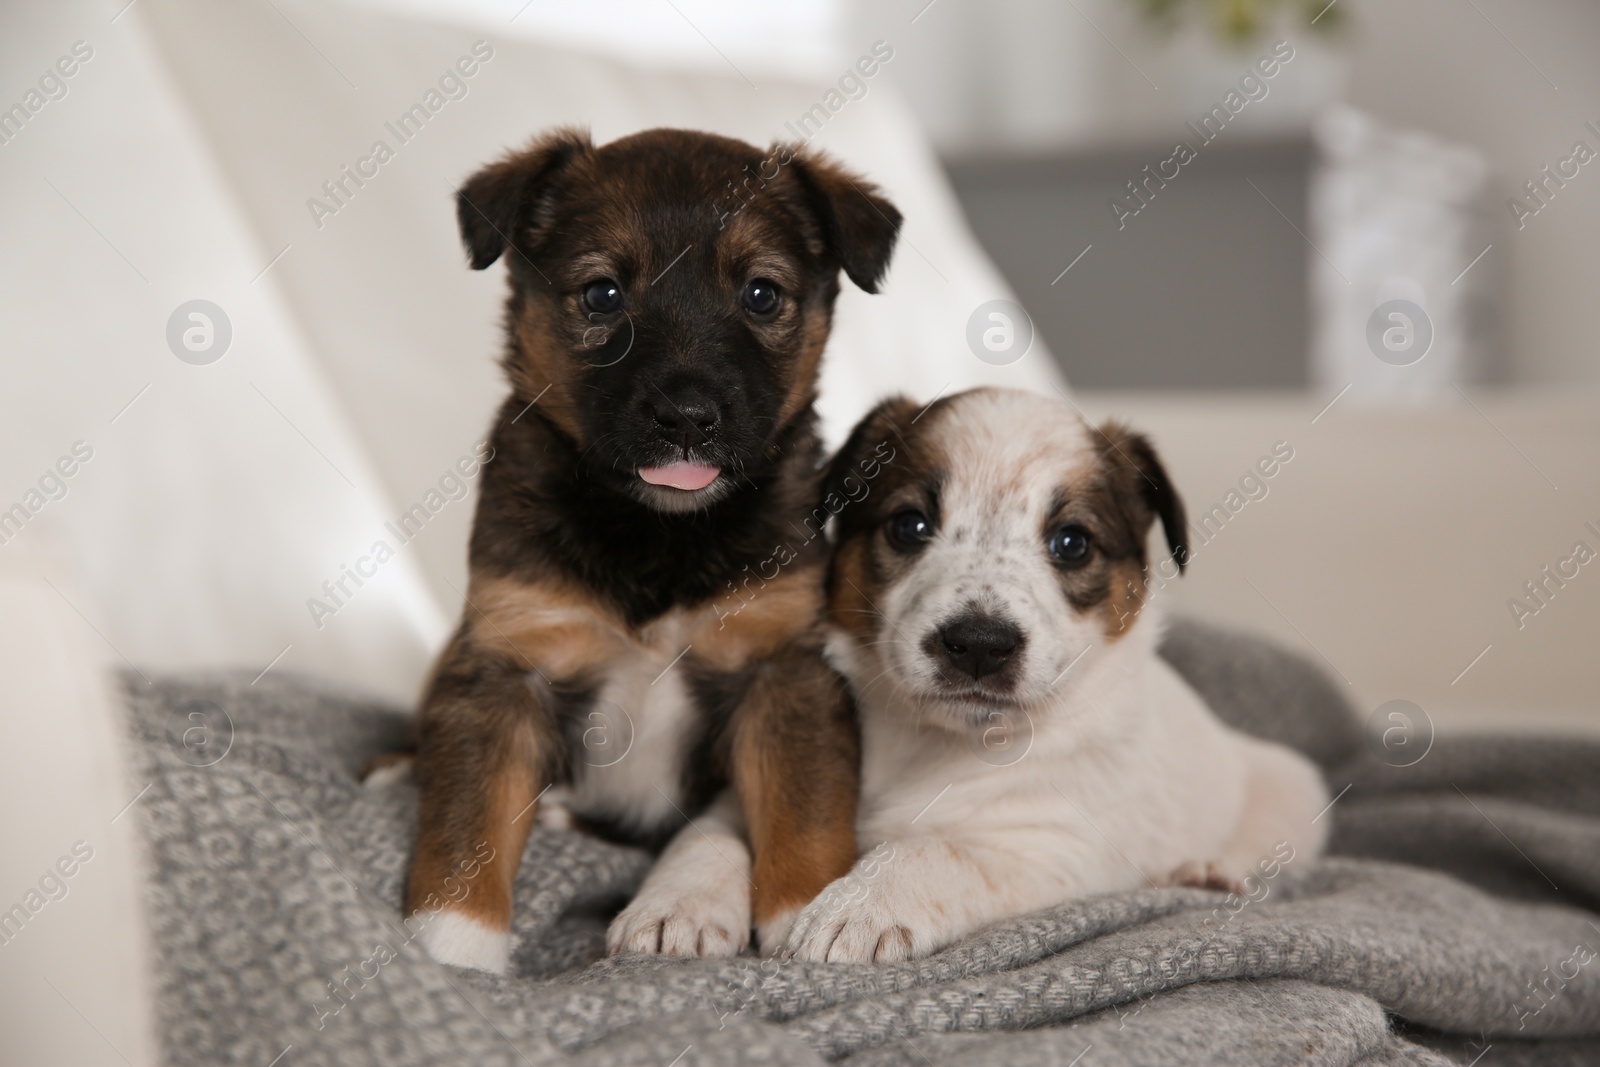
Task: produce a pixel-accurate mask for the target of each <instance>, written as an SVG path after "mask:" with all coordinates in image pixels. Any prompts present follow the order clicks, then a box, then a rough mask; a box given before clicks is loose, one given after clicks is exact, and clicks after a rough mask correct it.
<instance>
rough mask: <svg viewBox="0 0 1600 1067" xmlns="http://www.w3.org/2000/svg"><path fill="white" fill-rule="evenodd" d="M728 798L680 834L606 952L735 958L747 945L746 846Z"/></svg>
mask: <svg viewBox="0 0 1600 1067" xmlns="http://www.w3.org/2000/svg"><path fill="white" fill-rule="evenodd" d="M742 827H743V819H742V816H741V814H740V811H739V804H738V801H737V799H736V798H735V797H734V795H733V793H732V792H731V791H730V792H725V793H723V794H722V796H720V797H718V798H717V800H716V802H715V803H713V804H712V805H711V807H709V808H707V809H706V810H705V812H704V813H702V814H701V815H699V816H698V817H696V818H695V819H694V820H692V821H691V822H690V823H689V825H688V826H685V827H684V828H683V829H682V830H680V831H678V835H677V836H676V837H674V838H673V839H672V843H671V844H670V845H668V846H667V848H666V851H664V852H662V853H661V858H660V859H659V860H657V861H656V865H655V866H654V867H653V868H651V870H650V874H649V875H648V876H647V877H646V878H645V880H644V885H642V886H640V887H639V893H638V895H637V896H635V897H634V898H633V902H632V903H630V904H629V905H628V906H627V907H626V908H624V909H622V912H621V913H620V914H619V915H618V916H617V917H616V918H615V919H613V920H612V921H611V927H610V929H608V930H607V931H606V948H607V949H608V950H609V951H610V952H611V953H612V954H613V955H615V954H616V953H618V952H642V953H645V954H646V955H661V956H736V955H738V954H739V951H740V950H741V949H743V948H744V946H745V945H746V944H748V943H749V941H750V849H749V847H748V846H747V845H746V844H745V842H744V833H743V828H742Z"/></svg>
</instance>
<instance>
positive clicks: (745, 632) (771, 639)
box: [691, 564, 822, 672]
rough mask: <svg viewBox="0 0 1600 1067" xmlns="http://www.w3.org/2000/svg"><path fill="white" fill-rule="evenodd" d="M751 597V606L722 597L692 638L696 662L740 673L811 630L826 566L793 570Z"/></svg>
mask: <svg viewBox="0 0 1600 1067" xmlns="http://www.w3.org/2000/svg"><path fill="white" fill-rule="evenodd" d="M752 592H753V597H752V599H751V600H750V601H749V602H748V603H746V602H744V601H743V600H739V599H737V598H730V597H724V598H723V600H722V601H720V602H718V603H716V604H714V605H713V606H712V610H711V612H709V617H708V618H707V619H706V621H705V622H704V624H703V625H702V626H701V628H700V629H699V630H698V631H696V632H695V634H694V636H693V637H692V639H691V643H692V644H693V645H694V655H695V659H696V660H697V661H698V662H700V663H703V664H706V665H707V666H709V667H711V668H713V669H715V670H718V671H729V672H731V671H736V670H739V669H741V668H743V667H744V666H745V665H746V664H748V663H750V662H752V661H754V660H760V659H765V658H766V657H768V656H770V655H772V654H773V653H774V652H776V651H777V650H778V649H779V648H781V647H783V645H785V644H787V643H788V642H790V641H792V640H794V639H795V638H797V637H799V636H801V635H803V634H805V633H806V632H807V631H809V630H810V629H811V628H812V626H813V625H815V620H816V619H817V617H818V616H819V615H820V614H821V612H822V567H821V565H820V564H813V565H810V566H806V567H800V568H797V569H795V570H791V571H789V572H787V573H784V574H780V575H778V577H776V578H774V579H773V580H772V581H769V582H767V583H766V584H765V585H762V586H757V587H756V588H754V589H753V590H752Z"/></svg>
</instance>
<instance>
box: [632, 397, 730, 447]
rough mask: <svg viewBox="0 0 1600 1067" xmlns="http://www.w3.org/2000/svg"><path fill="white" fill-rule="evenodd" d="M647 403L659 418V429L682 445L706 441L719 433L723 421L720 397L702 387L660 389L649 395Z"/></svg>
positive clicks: (686, 445) (653, 415)
mask: <svg viewBox="0 0 1600 1067" xmlns="http://www.w3.org/2000/svg"><path fill="white" fill-rule="evenodd" d="M645 406H646V408H647V409H648V410H649V412H650V415H651V417H652V418H653V419H655V423H656V431H657V432H658V433H660V434H661V436H662V437H664V438H666V439H667V440H668V441H670V442H672V443H673V444H675V445H677V446H679V447H680V448H693V447H694V446H695V445H703V444H705V443H706V442H707V441H710V440H711V439H712V438H713V437H715V436H716V435H717V428H718V426H719V425H721V423H722V415H721V413H720V412H718V410H717V404H716V401H714V400H712V399H711V398H710V397H709V396H707V395H706V394H705V393H702V392H701V391H700V390H698V389H680V390H675V391H674V392H672V393H666V392H662V391H661V390H659V389H658V390H656V392H655V393H654V395H652V396H648V397H646V398H645Z"/></svg>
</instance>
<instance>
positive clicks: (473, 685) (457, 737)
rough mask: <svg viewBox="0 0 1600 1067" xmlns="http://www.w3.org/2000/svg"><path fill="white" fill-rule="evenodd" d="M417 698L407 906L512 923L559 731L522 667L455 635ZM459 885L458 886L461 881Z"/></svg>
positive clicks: (495, 924)
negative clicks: (413, 845) (416, 804)
mask: <svg viewBox="0 0 1600 1067" xmlns="http://www.w3.org/2000/svg"><path fill="white" fill-rule="evenodd" d="M429 690H430V691H429V693H428V694H427V697H426V698H425V700H424V705H423V712H422V716H421V721H420V723H419V727H420V744H419V747H418V753H417V763H416V776H417V786H418V790H419V793H420V799H421V811H420V813H419V815H420V818H419V824H420V827H419V832H418V837H417V852H416V856H415V858H414V859H413V861H412V865H411V875H410V878H409V880H408V881H407V888H406V911H407V913H408V914H414V913H416V912H419V911H426V912H432V911H435V910H437V909H439V908H444V909H446V910H450V911H454V912H457V913H459V914H462V915H466V916H469V917H470V918H472V919H474V920H476V921H477V922H479V923H481V924H483V925H485V926H487V927H489V928H490V929H493V930H506V929H509V927H510V923H511V886H512V881H513V879H514V878H515V876H516V872H517V865H518V864H519V863H520V862H521V858H522V848H523V845H524V844H526V842H527V838H528V832H529V830H530V829H531V828H532V826H533V816H534V812H533V809H532V807H530V805H532V804H533V802H534V798H535V797H537V796H538V795H539V790H540V789H541V788H542V787H543V783H544V782H545V781H548V780H549V772H550V764H551V762H552V756H553V755H554V752H555V750H554V748H553V746H554V745H555V744H556V743H557V741H558V738H557V737H556V735H555V732H554V730H553V728H551V726H550V723H549V719H548V717H547V716H546V715H544V714H543V709H541V708H540V707H539V705H538V701H537V699H536V698H535V696H534V693H533V690H531V689H530V688H529V687H528V685H527V683H526V680H525V678H524V675H523V672H522V670H519V669H518V668H517V667H515V666H514V665H511V664H509V663H508V662H507V661H506V660H505V659H504V658H503V657H497V656H494V655H493V654H492V653H489V652H485V651H484V650H482V649H479V648H477V647H475V646H474V645H473V643H472V640H471V637H470V635H469V634H467V633H466V632H464V631H463V632H461V633H458V634H457V635H456V638H455V639H454V640H453V641H452V642H451V644H450V646H449V648H447V649H446V652H445V655H444V657H443V658H442V659H441V662H440V669H439V671H438V672H437V673H436V675H435V677H434V679H433V681H432V683H431V684H430V686H429ZM463 886H464V887H465V889H463V888H462V887H463Z"/></svg>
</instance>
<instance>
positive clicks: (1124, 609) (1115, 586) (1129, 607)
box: [1102, 560, 1145, 641]
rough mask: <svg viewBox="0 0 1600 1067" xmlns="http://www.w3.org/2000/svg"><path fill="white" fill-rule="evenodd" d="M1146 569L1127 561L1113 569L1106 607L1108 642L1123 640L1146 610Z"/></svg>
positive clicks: (1117, 564) (1105, 617) (1104, 608)
mask: <svg viewBox="0 0 1600 1067" xmlns="http://www.w3.org/2000/svg"><path fill="white" fill-rule="evenodd" d="M1144 593H1145V567H1144V564H1143V563H1142V562H1140V563H1137V564H1135V563H1134V562H1132V561H1130V560H1123V561H1120V562H1118V563H1115V564H1113V565H1112V567H1111V586H1110V589H1109V590H1108V592H1107V594H1106V599H1105V601H1104V605H1103V608H1102V610H1103V612H1104V619H1105V635H1106V640H1107V641H1115V640H1117V639H1118V638H1120V637H1122V636H1123V635H1124V634H1126V633H1127V632H1128V630H1129V629H1131V628H1132V627H1133V624H1134V623H1135V622H1137V621H1138V618H1139V612H1140V611H1141V610H1143V608H1144Z"/></svg>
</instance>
